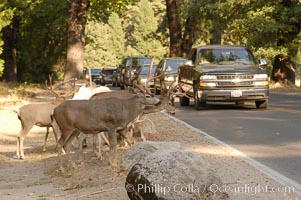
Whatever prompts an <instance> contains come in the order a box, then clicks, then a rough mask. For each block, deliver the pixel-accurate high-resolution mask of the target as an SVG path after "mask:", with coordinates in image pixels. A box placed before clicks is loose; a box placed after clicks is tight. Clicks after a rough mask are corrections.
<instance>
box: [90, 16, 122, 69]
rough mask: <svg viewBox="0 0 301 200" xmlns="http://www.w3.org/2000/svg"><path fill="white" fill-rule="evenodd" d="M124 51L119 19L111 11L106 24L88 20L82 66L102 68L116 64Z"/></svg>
mask: <svg viewBox="0 0 301 200" xmlns="http://www.w3.org/2000/svg"><path fill="white" fill-rule="evenodd" d="M124 52H125V39H124V32H123V30H122V26H121V20H120V18H119V16H118V15H117V14H116V13H113V14H112V15H111V16H110V18H109V22H108V24H105V23H103V22H99V21H94V20H90V21H89V22H88V24H87V26H86V46H85V58H84V66H85V67H86V68H93V67H97V68H102V67H104V66H118V64H119V63H120V60H121V58H122V57H123V56H124Z"/></svg>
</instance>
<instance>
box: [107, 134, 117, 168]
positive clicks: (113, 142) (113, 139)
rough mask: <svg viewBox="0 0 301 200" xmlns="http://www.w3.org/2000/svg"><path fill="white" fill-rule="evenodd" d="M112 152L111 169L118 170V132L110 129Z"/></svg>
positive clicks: (110, 157)
mask: <svg viewBox="0 0 301 200" xmlns="http://www.w3.org/2000/svg"><path fill="white" fill-rule="evenodd" d="M108 134H109V142H110V151H109V163H110V165H111V167H112V168H113V169H114V168H117V167H118V164H117V148H116V146H117V131H116V130H115V129H108Z"/></svg>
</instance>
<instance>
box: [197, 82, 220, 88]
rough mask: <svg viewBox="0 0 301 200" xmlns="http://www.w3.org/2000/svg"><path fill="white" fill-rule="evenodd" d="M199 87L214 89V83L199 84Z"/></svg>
mask: <svg viewBox="0 0 301 200" xmlns="http://www.w3.org/2000/svg"><path fill="white" fill-rule="evenodd" d="M200 86H201V87H216V83H212V82H208V83H206V82H200Z"/></svg>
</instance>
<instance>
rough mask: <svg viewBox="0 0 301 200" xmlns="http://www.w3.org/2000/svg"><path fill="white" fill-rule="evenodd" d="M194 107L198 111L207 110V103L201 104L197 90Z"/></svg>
mask: <svg viewBox="0 0 301 200" xmlns="http://www.w3.org/2000/svg"><path fill="white" fill-rule="evenodd" d="M193 96H194V107H195V109H196V110H203V109H205V108H206V102H201V101H200V97H199V93H198V92H197V90H194V95H193Z"/></svg>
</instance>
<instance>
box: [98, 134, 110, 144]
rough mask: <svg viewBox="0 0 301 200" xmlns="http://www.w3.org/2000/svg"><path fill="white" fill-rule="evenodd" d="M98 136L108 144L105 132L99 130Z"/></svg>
mask: <svg viewBox="0 0 301 200" xmlns="http://www.w3.org/2000/svg"><path fill="white" fill-rule="evenodd" d="M100 136H101V137H102V139H103V140H104V142H105V143H107V145H110V142H109V140H108V138H107V136H106V134H105V132H101V133H100Z"/></svg>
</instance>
